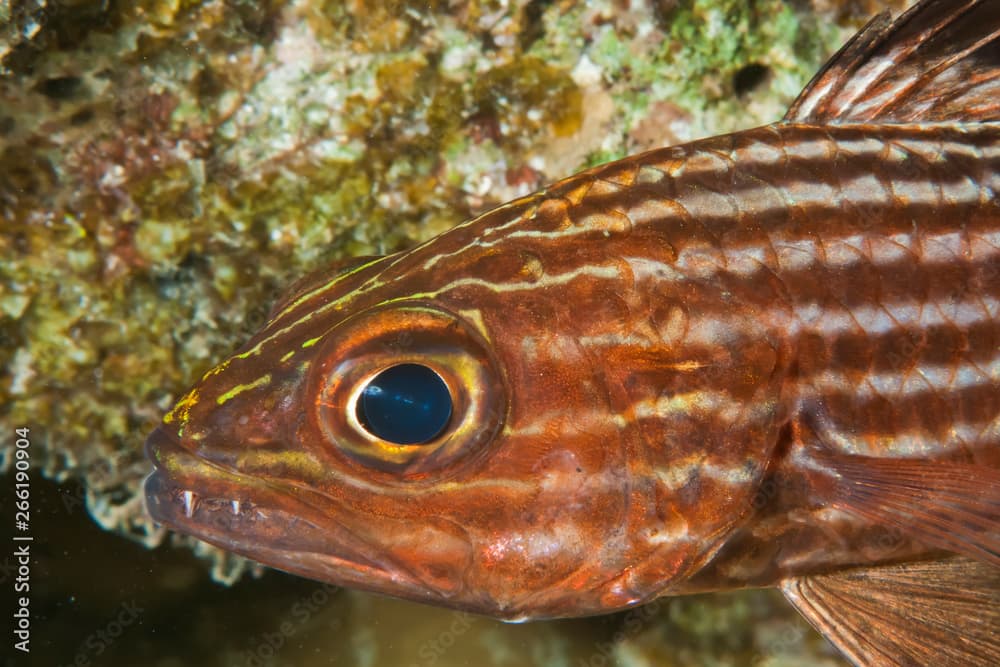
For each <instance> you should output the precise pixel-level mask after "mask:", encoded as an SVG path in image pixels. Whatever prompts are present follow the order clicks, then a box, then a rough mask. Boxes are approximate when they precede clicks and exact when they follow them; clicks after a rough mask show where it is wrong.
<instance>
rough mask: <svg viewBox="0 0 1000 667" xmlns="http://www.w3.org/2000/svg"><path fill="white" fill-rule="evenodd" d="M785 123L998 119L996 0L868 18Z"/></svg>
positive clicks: (934, 1)
mask: <svg viewBox="0 0 1000 667" xmlns="http://www.w3.org/2000/svg"><path fill="white" fill-rule="evenodd" d="M785 120H786V121H789V122H828V123H829V122H840V123H852V122H871V121H880V122H898V123H905V122H943V121H952V122H958V121H997V120H1000V3H997V2H995V1H994V0H963V1H961V2H956V1H955V0H922V1H921V2H918V3H917V4H916V5H915V6H913V7H912V8H910V9H909V10H908V11H907V12H905V13H904V14H903V15H902V16H900V17H899V18H898V19H897V20H896V21H895V22H893V23H891V24H890V22H889V19H888V14H882V15H880V16H878V17H876V18H875V19H873V20H872V21H871V22H869V23H868V25H867V26H865V27H864V28H863V29H862V30H861V31H860V32H858V34H856V35H855V36H854V38H852V39H851V40H850V41H849V42H848V43H847V44H846V45H845V46H844V47H843V48H842V49H841V50H840V51H839V52H837V54H836V55H834V56H833V57H832V58H831V59H830V61H829V62H828V63H827V64H826V65H825V66H824V67H823V68H822V69H821V70H820V71H819V73H818V74H817V75H816V76H815V77H814V78H813V80H812V81H811V82H810V83H809V85H808V86H806V89H805V90H804V91H803V92H802V94H801V95H799V98H798V99H797V100H796V101H795V103H794V104H792V106H791V108H790V109H789V110H788V113H787V114H786V115H785Z"/></svg>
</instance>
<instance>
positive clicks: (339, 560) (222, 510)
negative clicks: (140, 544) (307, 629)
mask: <svg viewBox="0 0 1000 667" xmlns="http://www.w3.org/2000/svg"><path fill="white" fill-rule="evenodd" d="M146 454H147V456H148V457H149V459H150V460H152V461H153V472H152V474H150V475H149V477H147V478H146V482H145V486H144V494H145V497H146V507H147V510H148V512H149V514H150V516H152V517H153V519H154V520H155V521H156V522H158V523H161V524H163V525H165V526H167V527H168V528H170V529H172V530H175V531H177V532H180V533H185V534H188V535H192V536H193V537H196V538H198V539H200V540H203V541H205V542H208V543H209V544H213V545H215V546H217V547H220V548H222V549H225V550H227V551H232V552H234V553H237V554H240V555H242V556H246V557H247V558H250V559H253V560H256V561H258V562H260V563H263V564H264V565H267V566H270V567H274V568H277V569H279V570H284V571H286V572H291V573H293V574H298V575H302V576H306V577H309V578H312V579H317V580H320V581H327V582H330V583H333V584H337V585H344V586H350V587H352V588H360V589H364V590H371V591H376V592H382V593H389V594H392V595H397V596H401V597H409V598H411V599H416V600H422V601H429V600H430V599H433V598H436V597H437V595H436V594H435V593H434V592H433V591H431V590H429V589H428V588H427V587H426V586H423V585H421V583H420V582H419V579H418V578H417V577H414V576H412V575H411V574H410V573H409V572H407V570H406V568H405V567H403V566H401V564H400V563H397V562H395V560H394V559H391V558H390V557H388V555H387V554H385V553H379V552H378V551H377V550H376V549H375V548H373V547H372V546H371V545H369V544H368V543H367V541H366V540H364V539H363V538H362V537H360V536H358V535H357V534H355V533H354V532H352V531H351V530H350V528H349V527H348V526H347V525H345V522H344V521H343V520H338V517H342V516H343V515H344V510H343V509H342V508H337V507H335V506H333V504H332V503H333V501H331V500H330V499H328V498H325V497H320V496H319V495H318V494H315V493H313V497H311V498H310V500H311V501H312V502H306V501H305V500H303V499H302V497H303V496H304V495H307V494H305V493H303V490H302V489H296V491H297V492H293V490H292V489H291V488H290V487H289V486H288V485H285V484H282V483H280V482H277V481H268V480H262V479H260V478H257V477H250V476H246V475H242V474H240V473H239V472H236V471H233V470H230V469H227V468H225V467H222V466H220V465H218V464H214V463H211V462H209V461H206V460H204V459H202V458H200V457H198V456H196V455H195V454H193V453H191V452H190V451H188V450H187V449H185V448H184V447H183V446H182V445H181V444H179V443H178V442H176V441H175V440H174V439H173V438H171V437H170V435H169V433H166V432H165V431H164V430H163V428H162V427H160V428H157V429H156V430H155V431H153V433H152V434H150V436H149V439H148V440H147V441H146ZM324 505H326V506H324Z"/></svg>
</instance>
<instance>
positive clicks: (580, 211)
mask: <svg viewBox="0 0 1000 667" xmlns="http://www.w3.org/2000/svg"><path fill="white" fill-rule="evenodd" d="M998 82H1000V3H991V2H982V1H979V2H976V1H967V2H941V1H925V2H922V3H920V4H919V5H918V6H917V7H916V8H915V9H914V10H912V11H911V12H909V13H908V14H907V15H905V16H904V17H903V18H901V19H900V21H899V22H897V23H896V24H894V26H893V27H892V28H889V27H888V25H887V23H886V22H885V19H884V18H883V19H882V21H881V22H879V21H876V22H873V23H872V24H871V25H870V26H869V27H868V28H867V29H866V30H865V31H863V32H862V33H861V34H859V36H857V37H856V38H855V39H854V40H853V41H852V43H851V44H849V45H848V46H847V47H845V49H844V50H843V51H842V52H841V53H840V54H838V56H836V57H835V58H834V60H833V61H832V62H831V64H830V65H828V66H827V68H826V69H825V70H824V71H823V72H822V73H821V74H820V75H819V76H818V77H817V79H816V80H815V81H814V82H813V84H811V86H810V88H809V89H807V91H806V92H805V93H803V95H802V97H801V98H800V100H799V101H798V102H797V103H796V105H795V106H794V107H793V109H792V111H790V112H789V116H788V118H787V120H786V121H784V122H782V123H778V124H775V125H772V126H768V127H764V128H758V129H754V130H748V131H745V132H741V133H736V134H732V135H727V136H723V137H715V138H712V139H707V140H704V141H699V142H695V143H692V144H688V145H685V146H678V147H673V148H665V149H660V150H656V151H652V152H649V153H645V154H642V155H638V156H635V157H632V158H628V159H625V160H622V161H620V162H617V163H612V164H609V165H605V166H602V167H598V168H595V169H593V170H590V171H588V172H584V173H582V174H579V175H577V176H573V177H571V178H568V179H566V180H565V181H562V182H560V183H558V184H556V185H554V186H552V187H550V188H547V189H545V190H543V191H541V192H539V193H537V194H535V195H532V196H529V197H527V198H524V199H521V200H517V201H515V202H511V203H509V204H507V205H505V206H502V207H500V208H498V209H495V210H494V211H491V212H489V213H486V214H484V215H483V216H480V217H479V218H477V219H475V220H472V221H469V222H467V223H465V224H463V225H460V226H458V227H456V228H455V229H453V230H450V231H449V232H446V233H445V234H443V235H441V236H439V237H438V238H436V239H433V240H431V241H429V242H427V243H425V244H423V245H422V246H419V247H417V248H414V249H413V250H410V251H407V252H404V253H400V254H398V255H393V256H389V257H385V258H367V259H363V260H359V261H358V263H356V264H355V265H351V266H346V267H340V268H339V269H338V270H337V271H334V272H326V273H321V274H318V275H316V276H314V277H312V278H311V279H309V280H307V281H306V282H304V283H302V284H300V285H299V286H298V287H297V288H296V289H295V290H293V292H292V294H291V295H289V296H288V297H287V298H286V299H284V300H283V301H282V303H280V304H279V305H278V306H276V307H275V309H274V312H273V313H272V318H271V320H270V322H269V323H268V324H267V325H266V326H265V328H264V329H263V330H262V331H261V332H260V333H258V334H257V335H256V336H255V337H254V338H253V339H251V340H250V341H249V342H248V343H247V344H246V345H245V346H244V347H243V348H242V349H241V350H240V351H238V352H237V353H236V354H235V355H234V356H233V357H232V358H230V359H229V360H227V361H225V362H223V363H222V364H221V365H220V366H219V367H217V368H216V369H214V370H213V371H210V372H209V373H208V374H206V376H205V377H204V378H203V380H202V382H201V383H200V384H199V385H198V386H196V387H195V388H194V389H192V391H191V392H189V394H188V395H187V396H185V397H184V398H183V399H181V401H180V402H179V403H178V405H177V406H176V407H175V408H174V409H173V410H172V411H171V413H170V414H169V415H168V416H167V418H166V420H165V423H164V425H163V426H161V427H160V428H159V429H158V430H157V431H156V432H155V433H154V434H153V435H152V436H150V440H149V442H148V445H147V450H148V452H149V454H150V456H151V458H152V459H153V461H154V463H155V466H156V470H155V472H154V474H153V475H152V476H151V477H150V478H149V480H148V482H147V497H148V501H149V507H150V511H151V512H152V513H153V515H154V516H155V517H156V518H157V519H158V520H160V521H162V522H164V523H166V524H168V525H170V526H171V527H174V528H176V529H178V530H181V531H184V532H189V533H192V534H194V535H196V536H198V537H201V538H203V539H205V540H207V541H209V542H212V543H214V544H218V545H220V546H223V547H225V548H228V549H232V550H234V551H236V552H238V553H242V554H245V555H248V556H250V557H252V558H255V559H257V560H260V561H262V562H265V563H267V564H270V565H273V566H275V567H278V568H281V569H285V570H288V571H291V572H297V573H300V574H304V575H306V576H311V577H315V578H318V579H323V580H328V581H332V582H335V583H339V584H346V585H350V586H356V587H360V588H365V589H369V590H375V591H379V592H384V593H389V594H393V595H398V596H402V597H407V598H411V599H416V600H421V601H426V602H431V603H435V604H442V605H447V606H450V607H454V608H459V609H467V610H472V611H476V612H479V613H486V614H490V615H495V616H498V617H502V618H507V619H517V620H520V619H525V618H543V617H554V616H571V615H585V614H594V613H602V612H607V611H611V610H615V609H620V608H623V607H628V606H631V605H635V604H639V603H642V602H645V601H648V600H651V599H654V598H656V597H658V596H661V595H665V594H672V593H684V592H692V591H700V590H712V589H723V588H734V587H743V586H771V585H774V586H781V587H782V588H783V590H784V591H785V593H786V595H787V596H788V597H789V599H790V600H791V601H792V602H793V603H794V604H796V606H797V607H798V608H799V609H800V610H801V611H803V613H804V614H806V615H807V617H809V618H810V620H811V621H812V622H813V623H814V624H816V625H817V627H819V628H820V629H821V631H823V632H825V633H826V634H827V635H828V636H829V637H831V639H832V640H833V641H834V642H835V643H837V645H838V646H839V647H840V648H841V649H842V650H844V651H845V652H846V653H847V654H848V655H849V656H850V657H851V658H852V659H854V660H855V661H856V662H858V663H859V664H873V665H896V664H909V663H908V662H907V661H914V660H915V661H917V662H920V660H926V659H929V658H928V656H929V655H936V656H939V657H940V660H941V661H939V662H937V663H936V664H945V665H947V664H955V665H957V664H983V665H987V664H1000V645H998V640H997V639H996V635H997V633H998V632H1000V617H998V613H1000V612H998V611H997V608H998V601H1000V356H998V350H1000V204H998V202H997V197H996V193H997V192H998V191H1000V122H998V120H1000V106H998V101H997V100H998V99H1000V83H998ZM399 364H415V365H421V366H426V367H427V368H430V369H431V370H433V371H434V373H435V374H436V375H437V376H438V377H440V379H441V380H442V381H443V382H444V384H445V385H446V386H447V388H448V391H449V392H450V396H451V406H450V409H451V413H450V417H449V419H448V422H447V426H446V427H445V428H444V430H443V431H442V432H441V433H440V435H437V436H435V437H434V438H432V439H431V440H429V441H427V442H421V443H417V444H411V443H404V442H389V441H387V440H385V439H383V438H380V437H378V435H377V431H378V424H377V420H374V419H371V417H370V416H369V415H365V414H363V412H359V408H358V402H359V396H360V395H361V394H362V392H364V391H365V389H366V387H369V386H371V385H372V383H373V382H376V383H377V379H378V378H379V377H380V373H381V372H382V371H384V370H385V369H387V368H390V367H393V366H396V365H399ZM373 431H374V432H373ZM953 554H959V555H960V557H957V558H956V557H954V556H953ZM920 581H925V582H932V583H934V585H936V586H938V588H933V587H930V588H928V587H927V586H925V587H924V588H920V585H919V582H920ZM914 582H917V583H914ZM943 582H947V588H948V589H949V590H951V591H953V592H954V591H958V593H957V599H958V602H956V598H955V597H954V596H953V597H952V598H949V599H950V604H951V605H952V606H949V599H945V598H947V596H943V595H941V594H940V591H941V590H943V589H941V588H940V587H941V586H944V583H943ZM962 582H966V583H969V585H968V586H967V587H965V588H963V586H964V584H963V583H962ZM929 585H930V584H928V586H929ZM883 588H884V590H885V592H884V595H883V594H882V593H880V595H882V597H877V596H875V597H873V595H874V594H873V593H872V591H876V592H878V591H882V590H883ZM973 589H974V590H973ZM963 590H965V591H967V595H963V593H962V591H963ZM935 591H937V593H935ZM897 594H898V595H900V596H902V597H901V598H900V600H899V603H898V605H897V607H894V609H897V610H903V611H901V612H900V616H899V618H898V619H897V618H895V617H894V616H892V615H891V614H888V615H886V614H883V613H881V612H880V611H879V609H880V608H882V607H885V606H886V605H887V604H889V606H890V607H891V606H892V604H891V603H887V602H886V601H887V600H892V599H894V596H895V595H897ZM838 595H839V596H841V597H840V598H837V596H838ZM845 595H846V596H851V595H854V596H857V599H858V601H857V603H856V604H855V605H853V606H850V605H848V606H847V607H844V608H838V607H837V605H836V603H835V602H833V603H831V602H830V600H836V599H842V598H843V596H845ZM865 595H868V596H869V597H870V598H871V599H870V600H869V598H866V597H865ZM921 596H925V597H921ZM976 596H979V597H976ZM876 597H877V599H876ZM866 600H868V601H867V602H866ZM873 600H874V601H873ZM905 600H909V603H904V601H905ZM915 600H920V601H921V602H920V604H916V603H914V601H915ZM906 604H916V606H915V608H917V607H919V608H924V609H926V608H932V607H935V605H936V606H937V608H938V609H939V612H938V613H936V615H934V614H932V616H933V618H922V619H920V618H916V616H919V614H917V613H916V612H913V613H910V612H906V608H907V607H906ZM848 607H849V609H848ZM879 623H882V624H883V625H884V629H885V632H874V633H873V632H870V631H862V630H861V629H859V628H862V627H878V626H879ZM866 624H867V626H866ZM873 624H874V626H873ZM890 624H895V625H892V626H891V627H896V626H899V627H903V626H906V625H907V624H910V625H911V626H912V628H911V629H909V630H908V632H910V633H911V634H912V636H913V637H914V639H913V640H912V641H907V640H905V637H904V639H902V640H900V639H899V638H898V637H897V636H896V635H897V634H898V633H895V634H894V632H890V631H889V630H890ZM962 624H964V627H965V628H966V629H965V630H964V632H965V633H966V634H967V635H968V636H969V639H968V641H966V642H964V643H962V644H961V645H958V646H956V647H953V650H954V655H953V656H951V655H950V654H948V653H947V651H945V652H943V653H942V652H941V651H942V649H941V648H940V647H935V648H934V651H935V653H933V654H932V653H927V650H928V649H927V646H926V645H925V644H924V643H922V640H919V641H918V639H919V638H920V637H921V636H923V637H927V636H931V635H932V633H939V634H940V636H941V637H943V638H945V639H947V637H948V636H949V634H950V633H952V632H953V627H957V626H959V625H962ZM872 635H876V636H874V637H873V636H872ZM879 637H882V638H881V639H880V638H879ZM886 637H892V638H891V639H886ZM991 637H992V639H991ZM942 641H944V639H943V640H942ZM887 642H888V643H887ZM948 650H952V649H948ZM921 651H923V652H921ZM942 656H943V657H942ZM977 660H979V661H980V662H976V661H977Z"/></svg>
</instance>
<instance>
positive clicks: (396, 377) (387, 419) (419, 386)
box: [358, 364, 451, 445]
mask: <svg viewBox="0 0 1000 667" xmlns="http://www.w3.org/2000/svg"><path fill="white" fill-rule="evenodd" d="M450 418H451V394H450V393H449V392H448V385H446V384H445V383H444V380H442V379H441V377H440V376H439V375H438V374H437V373H435V372H434V371H432V370H431V369H430V368H428V367H427V366H421V365H420V364H400V365H398V366H393V367H392V368H387V369H385V370H384V371H382V372H381V373H379V374H378V375H376V376H375V377H373V378H372V379H371V381H370V382H369V383H368V386H367V387H365V388H364V391H362V392H361V398H360V400H358V420H359V421H360V422H361V424H362V425H363V426H364V427H365V428H366V429H368V432H369V433H371V434H372V435H374V436H376V437H379V438H382V439H383V440H388V441H389V442H392V443H395V444H397V445H414V444H419V443H424V442H430V441H431V440H433V439H434V438H435V437H437V435H438V434H440V433H441V431H443V430H444V427H445V426H447V425H448V420H449V419H450Z"/></svg>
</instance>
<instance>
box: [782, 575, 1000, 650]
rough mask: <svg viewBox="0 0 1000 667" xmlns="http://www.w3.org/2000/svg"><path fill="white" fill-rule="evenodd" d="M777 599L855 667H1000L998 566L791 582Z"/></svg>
mask: <svg viewBox="0 0 1000 667" xmlns="http://www.w3.org/2000/svg"><path fill="white" fill-rule="evenodd" d="M781 590H782V592H783V593H784V594H785V597H786V598H787V599H788V601H789V602H791V603H792V604H793V605H795V607H796V609H798V610H799V612H800V613H802V615H803V616H805V617H806V618H807V619H808V620H809V622H810V623H812V624H813V626H815V627H816V629H817V630H819V631H820V632H821V633H822V634H823V635H825V636H826V637H827V639H829V640H830V641H831V642H832V643H833V644H834V645H835V646H836V647H837V648H838V649H840V650H841V651H842V652H843V653H844V654H845V655H846V656H847V657H848V658H850V659H851V660H852V661H853V662H854V663H855V664H856V665H858V666H859V667H862V666H863V667H915V666H917V665H920V666H923V665H927V666H933V667H996V666H997V665H1000V569H998V568H996V567H993V566H991V565H987V564H985V563H981V562H978V561H975V560H972V559H970V558H965V557H961V556H956V557H953V558H947V559H944V560H935V561H925V562H917V563H905V564H900V565H889V566H881V567H877V568H871V569H860V570H851V571H848V572H843V573H839V574H828V575H818V576H807V577H796V578H793V579H788V580H786V581H784V582H783V583H782V584H781Z"/></svg>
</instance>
